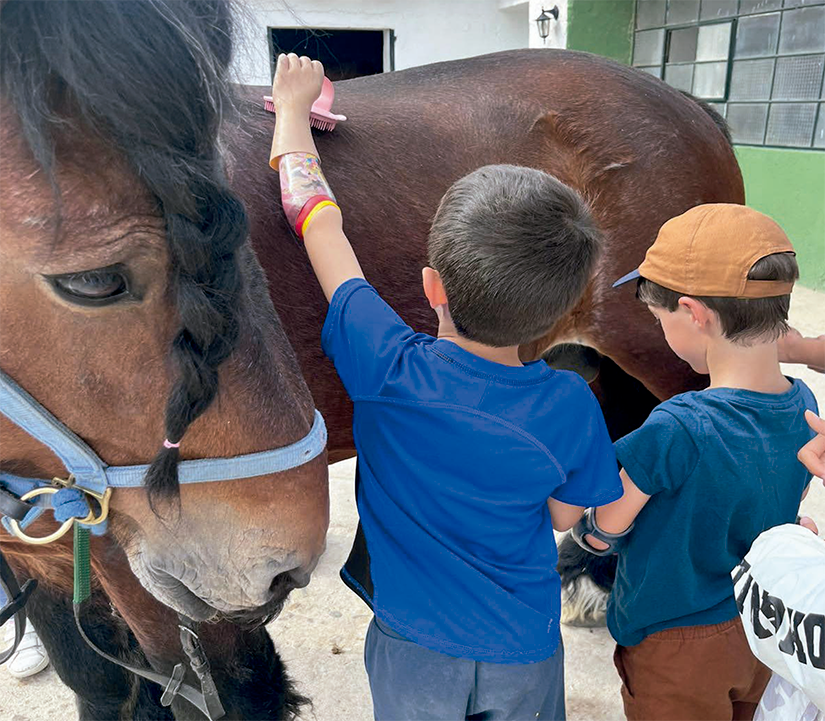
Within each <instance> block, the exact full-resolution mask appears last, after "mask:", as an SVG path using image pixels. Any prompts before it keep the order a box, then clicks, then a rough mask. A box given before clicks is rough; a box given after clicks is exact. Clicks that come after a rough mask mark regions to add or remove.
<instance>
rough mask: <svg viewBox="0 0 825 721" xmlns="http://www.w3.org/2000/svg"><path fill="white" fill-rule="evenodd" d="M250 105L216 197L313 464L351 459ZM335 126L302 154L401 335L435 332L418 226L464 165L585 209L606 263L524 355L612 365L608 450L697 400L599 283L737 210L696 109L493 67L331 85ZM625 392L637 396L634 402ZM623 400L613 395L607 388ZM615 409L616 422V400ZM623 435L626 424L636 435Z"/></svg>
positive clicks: (640, 318)
mask: <svg viewBox="0 0 825 721" xmlns="http://www.w3.org/2000/svg"><path fill="white" fill-rule="evenodd" d="M265 90H266V89H265V88H250V89H246V90H245V92H244V95H245V96H246V97H247V98H248V104H249V106H248V107H247V114H248V116H249V118H250V119H249V120H248V121H247V122H246V123H244V126H243V128H242V130H241V131H235V130H230V134H229V137H228V145H229V148H230V153H231V157H232V161H231V165H232V168H233V180H232V183H233V186H234V187H235V189H236V190H237V191H238V193H239V194H240V195H241V197H243V198H244V200H245V202H246V205H247V208H248V211H249V215H250V220H251V223H252V226H251V227H252V241H253V245H254V247H255V250H256V252H257V255H258V258H259V260H260V262H261V264H262V265H263V267H264V270H265V271H266V273H267V276H268V278H269V279H270V295H271V297H272V300H273V303H274V305H275V307H276V308H277V310H278V313H279V315H280V317H281V320H282V321H283V323H284V326H285V329H286V332H287V335H288V337H289V339H290V341H291V343H292V347H293V348H294V349H295V351H296V353H297V354H298V358H299V361H300V363H301V368H302V370H303V373H304V377H305V378H306V380H307V383H308V384H309V386H310V390H311V391H312V394H313V397H314V399H315V402H316V403H317V404H318V407H319V408H321V410H322V411H323V412H324V414H325V416H326V417H327V419H328V422H329V427H330V442H329V453H330V458H331V459H332V460H337V459H340V458H343V457H346V456H347V455H351V454H352V453H353V444H352V435H351V406H350V403H349V401H348V400H347V398H346V396H345V393H344V391H343V389H342V387H341V385H340V383H339V381H338V379H337V377H336V376H335V371H334V369H333V367H332V364H331V363H329V362H328V361H327V360H326V359H325V358H324V357H323V354H322V351H321V349H320V346H319V343H318V338H319V336H320V328H321V324H322V322H323V319H324V316H325V313H326V303H325V301H324V298H323V296H322V294H321V292H320V289H319V288H318V287H317V285H316V284H315V283H314V281H313V278H312V276H311V270H310V267H309V264H308V263H307V261H306V258H305V255H304V253H303V250H302V249H301V247H300V245H299V244H298V243H297V242H296V241H295V240H294V239H293V237H292V236H291V234H290V230H289V228H288V226H287V224H286V221H285V219H284V217H283V215H282V213H281V211H280V208H279V207H278V192H279V191H278V178H277V175H276V174H275V173H272V172H271V171H270V169H269V167H268V166H267V163H266V160H267V156H266V148H267V147H268V143H269V138H270V135H271V130H272V126H273V119H272V116H271V115H269V114H268V113H265V112H264V111H263V109H262V108H261V100H260V96H261V95H262V94H263V93H264V91H265ZM335 111H336V112H340V113H344V114H345V115H347V117H348V118H349V119H348V121H347V122H346V123H343V124H341V125H339V126H338V128H336V130H335V131H334V132H332V133H327V134H319V135H318V136H317V137H316V142H317V145H318V148H319V152H320V155H321V157H322V161H323V164H324V172H325V174H326V175H327V177H328V179H329V180H330V184H331V185H332V187H333V189H334V191H335V193H336V196H337V198H338V201H339V203H340V205H341V207H342V209H343V213H344V223H345V229H346V231H347V234H348V236H349V238H350V239H351V241H352V244H353V246H354V247H355V250H356V252H357V254H358V257H359V260H360V262H361V264H362V266H363V268H364V272H365V274H366V276H367V279H368V280H369V281H370V282H372V283H373V285H375V287H376V288H377V289H378V291H379V292H380V293H381V295H382V296H383V297H384V298H385V299H386V300H387V301H388V302H389V303H390V305H392V306H393V308H395V309H396V311H398V312H399V314H400V315H401V316H402V317H403V318H404V320H406V321H407V322H408V323H409V324H410V325H412V326H413V327H414V328H415V329H416V330H421V331H425V332H432V331H433V330H434V328H435V315H434V314H433V313H432V312H431V311H430V309H429V308H428V306H427V303H426V300H425V299H424V296H423V292H422V290H421V268H422V266H423V265H424V264H425V263H426V237H427V230H428V226H429V221H430V219H431V218H432V216H433V214H434V212H435V209H436V207H437V204H438V201H439V199H440V197H441V195H442V194H443V193H444V191H445V190H446V189H447V187H448V186H449V185H450V184H451V183H452V182H453V181H454V180H456V179H457V178H459V177H461V176H462V175H464V174H466V173H467V172H469V171H471V170H473V169H474V168H477V167H479V166H481V165H486V164H491V163H513V164H516V165H526V166H531V167H535V168H540V169H542V170H545V171H547V172H549V173H551V174H553V175H555V176H556V177H558V178H559V179H561V180H562V181H564V182H565V183H567V184H569V185H571V186H572V187H574V188H576V189H577V190H578V191H579V192H581V193H582V194H583V195H584V197H585V198H587V199H588V200H589V201H590V203H591V205H592V207H593V211H594V213H595V215H596V217H597V219H598V222H599V225H600V226H601V228H602V229H603V231H604V233H605V249H604V253H603V255H602V257H601V260H600V262H599V266H598V269H597V272H596V274H595V277H594V279H593V282H592V283H591V285H590V287H589V289H588V291H587V292H586V294H585V296H584V298H583V299H582V301H581V303H580V304H579V305H578V307H576V308H575V309H574V310H573V311H572V312H571V313H570V314H569V315H568V316H567V317H565V318H564V319H563V320H562V321H561V322H560V323H559V324H558V325H557V327H556V328H554V329H553V331H552V332H551V333H550V334H548V336H547V337H545V338H542V339H541V340H540V341H538V342H536V343H534V344H531V346H530V347H525V348H523V353H522V355H523V356H524V357H525V358H530V359H532V358H536V357H539V356H541V355H542V354H543V353H544V352H546V351H547V350H548V349H549V348H550V347H551V346H554V345H556V344H560V343H576V344H583V345H586V346H590V347H591V348H595V349H596V350H597V351H598V352H599V353H600V354H602V355H604V356H607V357H608V358H609V359H611V360H612V361H613V363H615V364H616V365H618V366H619V367H620V368H621V369H622V371H624V373H622V372H620V371H618V370H617V369H615V368H614V367H613V366H609V367H608V369H607V372H606V373H603V374H601V376H600V378H598V379H597V382H596V384H595V385H596V386H597V392H598V393H599V395H600V396H601V397H602V399H603V406H606V410H607V412H608V421H609V424H610V425H611V426H612V428H611V430H612V431H613V433H614V435H617V434H619V433H621V432H623V431H626V430H629V428H632V427H634V426H633V425H632V423H633V419H632V418H631V421H630V423H631V425H630V426H629V427H628V415H631V416H632V417H633V416H637V415H638V410H639V407H641V409H642V411H643V414H642V415H641V418H644V416H645V415H646V411H647V410H649V408H650V405H649V404H650V403H651V402H656V399H664V398H667V397H669V396H671V395H673V394H675V393H678V392H681V391H684V390H687V389H689V388H692V387H696V386H697V384H699V383H701V379H699V378H698V377H697V376H696V375H695V374H693V372H692V371H691V370H690V368H689V367H688V366H687V364H685V363H684V362H682V361H681V360H679V359H678V358H677V357H676V356H675V355H674V354H673V353H672V352H671V351H670V349H669V348H668V347H667V345H666V344H665V341H664V337H663V335H662V333H661V330H660V329H659V328H658V327H657V326H656V324H655V322H654V320H653V318H652V316H650V314H649V313H648V312H647V310H646V309H645V307H644V306H643V305H642V304H641V303H638V302H637V301H636V300H635V298H634V297H633V293H632V291H629V290H627V289H626V288H625V289H623V290H613V289H612V288H611V284H612V282H613V281H614V280H615V279H617V278H618V277H620V276H621V275H623V274H624V273H625V272H626V271H629V270H631V269H633V268H635V267H636V266H637V265H638V264H639V263H640V262H641V260H642V258H643V257H644V253H645V251H646V249H647V247H648V246H649V245H650V244H651V242H652V241H653V238H654V237H655V235H656V232H657V230H658V228H659V227H660V226H661V225H662V223H664V221H665V220H667V219H668V218H671V217H673V216H674V215H678V214H680V213H682V212H684V211H685V210H687V209H688V208H690V207H692V206H694V205H697V204H700V203H713V202H731V203H742V202H744V189H743V184H742V178H741V174H740V172H739V168H738V166H737V164H736V160H735V158H734V155H733V150H732V148H731V146H730V144H729V142H728V141H727V139H726V138H725V136H724V134H723V132H721V131H720V129H719V127H717V125H716V122H715V121H714V119H712V117H711V116H710V115H709V114H708V113H707V112H706V111H705V110H704V109H703V108H702V107H700V105H699V104H697V103H696V102H694V101H692V100H690V99H689V98H686V97H685V96H683V95H682V94H681V93H679V92H677V91H675V90H673V89H672V88H670V87H668V86H667V85H665V84H664V83H662V82H660V81H658V80H655V79H653V78H652V77H650V76H648V75H645V74H643V73H640V72H638V71H635V70H632V69H629V68H626V67H623V66H620V65H618V64H616V63H614V62H612V61H609V60H606V59H603V58H599V57H597V56H593V55H587V54H583V53H575V52H570V51H558V50H543V51H536V50H528V51H515V52H505V53H497V54H494V55H489V56H483V57H478V58H471V59H468V60H460V61H455V62H448V63H439V64H436V65H430V66H425V67H422V68H415V69H411V70H405V71H402V72H397V73H392V74H389V75H378V76H372V77H369V78H361V79H356V80H350V81H345V82H341V83H337V84H336V100H335ZM628 375H629V376H632V378H635V379H638V380H639V381H641V383H642V384H643V385H644V387H645V388H646V389H647V390H648V391H649V393H650V394H652V396H650V395H647V396H646V394H644V392H643V391H642V393H641V394H640V393H638V392H637V390H640V389H638V385H637V384H633V382H632V379H631V378H628ZM628 384H631V385H632V386H633V388H632V390H633V393H632V394H631V393H626V394H625V396H622V392H621V391H622V386H627V385H628ZM619 397H621V398H622V399H624V398H626V399H627V400H628V402H629V404H630V405H631V407H627V406H624V405H619V403H618V400H617V398H619ZM639 420H640V419H639Z"/></svg>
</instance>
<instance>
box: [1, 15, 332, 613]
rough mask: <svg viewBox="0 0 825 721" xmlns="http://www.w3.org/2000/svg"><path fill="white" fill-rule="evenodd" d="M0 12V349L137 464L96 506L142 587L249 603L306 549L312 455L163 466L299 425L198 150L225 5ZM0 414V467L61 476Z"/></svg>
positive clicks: (304, 561) (274, 337)
mask: <svg viewBox="0 0 825 721" xmlns="http://www.w3.org/2000/svg"><path fill="white" fill-rule="evenodd" d="M1 12H2V18H0V22H2V25H3V31H4V44H3V48H2V50H0V61H2V67H0V70H1V71H2V75H1V76H0V80H1V81H2V88H0V89H1V90H2V118H0V120H2V125H1V126H0V128H2V129H1V130H0V204H1V205H0V209H1V213H0V239H1V242H0V313H2V329H3V333H2V350H1V351H0V366H2V369H3V370H4V371H5V372H6V373H7V374H8V375H9V376H11V377H12V378H13V379H14V380H16V381H17V383H18V384H19V385H20V386H22V387H23V388H24V389H26V390H27V391H28V392H29V393H30V394H31V395H32V396H33V397H34V398H35V399H36V400H37V401H39V402H40V403H41V404H42V405H43V406H44V407H45V408H46V409H48V410H49V411H50V412H51V413H52V414H53V415H54V416H56V417H57V418H58V419H60V420H61V421H62V422H63V424H65V425H66V426H67V427H68V428H70V429H71V430H72V431H74V433H75V434H77V435H78V436H80V437H81V438H82V439H83V440H85V441H86V443H88V444H89V445H90V446H91V447H92V448H93V449H94V451H95V452H96V453H97V454H98V455H99V456H100V457H101V458H102V459H103V460H104V461H105V462H106V463H108V464H110V465H126V464H141V463H150V462H151V463H152V466H151V469H150V471H149V473H148V475H147V480H146V483H145V486H144V487H142V488H128V489H117V490H115V491H114V493H113V496H112V502H111V506H112V514H111V520H110V525H109V533H110V534H113V536H114V538H115V539H116V540H117V542H119V544H120V545H121V546H122V547H123V548H124V549H125V550H126V553H127V555H128V557H129V560H130V563H131V566H132V569H133V570H134V572H135V573H136V575H137V576H138V577H139V578H140V580H141V582H142V583H143V584H144V586H146V588H148V589H149V590H150V591H151V592H152V593H153V594H154V595H155V596H156V597H157V598H159V599H160V600H162V601H163V602H165V603H167V604H168V605H170V606H172V607H173V608H175V609H176V610H178V611H181V612H183V613H186V614H187V615H189V616H191V617H193V618H196V619H203V618H207V617H210V616H212V615H213V614H214V613H215V612H216V611H219V612H223V613H226V614H232V615H241V616H251V617H253V618H254V617H256V616H257V617H262V616H264V615H266V614H268V613H271V612H272V611H273V610H274V609H275V607H276V606H277V605H278V604H279V603H280V602H282V601H283V598H284V597H285V596H286V593H288V591H289V590H290V589H291V588H293V587H294V586H296V585H304V584H306V583H307V581H308V578H309V574H310V572H311V571H312V569H313V568H314V566H315V564H316V562H317V559H318V557H319V556H320V554H321V552H322V550H323V545H324V537H325V533H326V528H327V523H328V497H327V486H326V478H327V476H326V460H325V456H324V454H321V455H319V456H317V457H316V458H315V459H314V460H312V461H310V462H309V463H306V464H303V465H300V466H298V467H297V468H294V469H292V470H288V471H284V472H281V473H274V474H268V475H260V476H256V477H254V478H248V479H244V480H236V481H225V482H213V483H193V484H186V485H178V482H177V474H176V467H177V462H178V454H179V455H180V458H181V459H197V458H210V457H226V456H237V455H241V454H246V453H252V452H258V451H265V450H269V449H274V448H279V447H282V446H286V445H289V444H291V443H294V442H295V441H297V440H299V439H301V438H303V437H304V436H306V435H307V434H308V432H309V431H310V428H311V426H312V423H313V404H312V399H311V397H310V395H309V392H308V390H307V388H306V386H305V384H304V382H303V379H302V377H301V375H300V371H299V369H298V365H297V362H296V360H295V357H294V355H293V352H292V349H291V347H290V345H289V343H288V341H287V339H286V336H285V334H284V332H283V329H282V327H281V325H280V322H279V320H278V318H277V315H276V314H275V311H274V309H273V307H272V304H271V302H270V300H269V296H268V294H267V290H266V281H265V278H264V276H263V273H262V271H261V268H260V266H259V265H258V262H257V260H256V258H255V257H254V254H253V253H252V251H251V249H250V247H249V245H248V242H247V230H246V217H245V213H244V210H243V207H242V206H241V205H240V203H239V202H238V201H237V199H236V198H235V197H234V196H233V195H232V193H231V192H230V191H229V190H228V188H227V185H226V181H225V178H224V176H223V164H222V161H221V157H220V153H219V151H218V148H217V136H218V129H219V126H220V122H221V118H222V114H223V113H224V112H225V109H226V108H227V107H228V103H227V85H226V82H225V77H224V76H225V72H226V68H227V65H228V62H229V57H230V50H231V42H230V37H231V36H230V22H229V16H228V13H227V10H226V7H225V6H224V4H223V3H220V2H211V1H194V0H193V1H192V2H178V1H177V0H176V1H175V2H166V1H165V0H153V1H152V2H117V3H111V2H77V3H74V2H70V3H52V2H40V1H39V0H35V1H31V2H29V1H23V2H15V1H13V0H12V1H9V2H6V3H4V4H3V5H2V10H1ZM262 162H265V159H263V160H262ZM0 423H2V437H3V443H2V449H1V451H2V454H1V455H0V461H2V465H3V469H4V470H6V471H10V472H13V473H16V474H18V475H25V476H33V477H38V478H52V477H53V476H63V477H65V475H66V471H65V469H64V468H63V467H62V465H61V463H60V462H59V461H58V459H57V458H56V457H55V456H54V455H53V454H52V453H51V452H50V451H49V450H48V449H47V448H46V447H45V446H43V445H42V444H40V443H39V442H38V441H36V440H34V439H33V438H32V437H30V436H29V435H27V434H26V433H24V432H23V431H22V430H20V429H19V428H18V427H17V426H15V425H12V424H11V423H9V422H8V421H6V419H5V418H3V417H2V416H0ZM165 438H166V439H169V441H170V442H171V443H174V442H178V441H179V442H180V443H181V445H180V451H177V450H176V449H174V448H165V447H163V445H162V444H163V442H164V439H165Z"/></svg>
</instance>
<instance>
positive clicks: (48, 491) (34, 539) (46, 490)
mask: <svg viewBox="0 0 825 721" xmlns="http://www.w3.org/2000/svg"><path fill="white" fill-rule="evenodd" d="M52 483H54V484H55V485H53V486H43V487H42V488H34V489H32V490H31V491H29V492H28V493H24V494H23V495H22V496H20V500H21V501H28V500H29V499H30V498H36V497H37V496H44V495H53V494H55V493H57V492H58V491H61V490H63V489H64V488H77V486H76V485H75V478H74V474H70V475H69V477H68V478H53V479H52ZM77 490H78V491H80V492H81V493H84V494H86V495H87V496H91V497H92V498H94V499H95V500H96V501H97V503H98V506H99V507H100V513H99V514H97V515H96V514H95V512H94V508H93V507H92V504H89V513H88V514H87V515H86V517H85V518H69V519H67V520H65V521H63V523H62V524H61V525H60V528H58V529H57V530H56V531H55V532H54V533H50V534H49V535H48V536H30V535H28V534H27V533H26V532H25V531H23V529H22V528H20V524H19V523H18V522H17V520H15V519H14V518H10V519H9V528H10V530H11V532H12V533H13V534H14V535H15V536H17V538H19V539H20V540H21V541H25V542H26V543H31V544H34V545H35V546H45V545H46V544H47V543H52V542H53V541H56V540H57V539H59V538H62V537H63V536H65V535H66V533H67V532H68V531H69V529H70V528H71V527H72V526H73V525H74V523H75V522H77V523H83V524H85V525H87V526H96V525H98V524H99V523H103V521H105V520H106V519H107V518H108V517H109V499H110V498H111V496H112V489H111V488H107V489H106V490H105V491H104V492H103V493H97V492H96V491H91V490H88V489H86V488H77Z"/></svg>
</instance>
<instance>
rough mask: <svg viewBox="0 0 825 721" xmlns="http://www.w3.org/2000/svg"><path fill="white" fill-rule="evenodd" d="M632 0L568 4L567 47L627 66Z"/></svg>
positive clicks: (630, 48)
mask: <svg viewBox="0 0 825 721" xmlns="http://www.w3.org/2000/svg"><path fill="white" fill-rule="evenodd" d="M635 13H636V2H635V0H568V2H567V47H568V48H569V49H570V50H586V51H587V52H589V53H596V54H597V55H604V56H606V57H608V58H613V59H614V60H618V61H619V62H620V63H624V64H625V65H629V64H630V60H631V58H632V55H633V24H634V17H635Z"/></svg>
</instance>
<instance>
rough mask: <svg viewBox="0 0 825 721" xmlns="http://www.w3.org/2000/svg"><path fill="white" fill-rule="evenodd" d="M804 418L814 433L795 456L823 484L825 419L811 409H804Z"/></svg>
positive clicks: (824, 480)
mask: <svg viewBox="0 0 825 721" xmlns="http://www.w3.org/2000/svg"><path fill="white" fill-rule="evenodd" d="M805 420H806V421H808V425H809V426H810V427H811V430H813V431H814V432H816V435H815V436H814V437H813V438H812V439H811V440H810V441H808V442H807V443H806V444H805V445H804V446H802V448H800V449H799V453H797V454H796V457H797V458H798V459H799V460H800V462H801V463H802V464H803V465H804V466H805V468H807V469H808V470H809V471H810V472H811V473H812V474H813V475H815V476H819V478H821V479H822V480H823V485H825V421H824V420H822V419H821V418H820V417H819V416H817V415H816V414H815V413H812V412H811V411H805Z"/></svg>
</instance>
